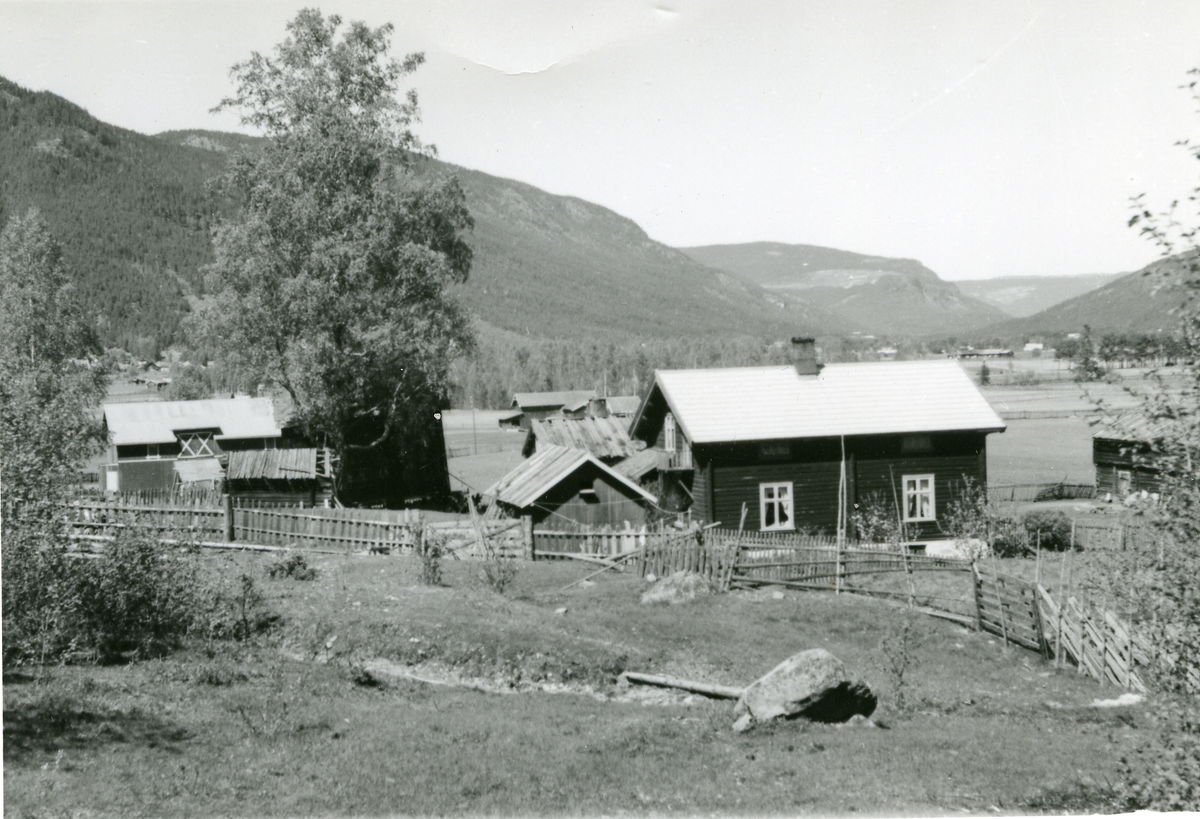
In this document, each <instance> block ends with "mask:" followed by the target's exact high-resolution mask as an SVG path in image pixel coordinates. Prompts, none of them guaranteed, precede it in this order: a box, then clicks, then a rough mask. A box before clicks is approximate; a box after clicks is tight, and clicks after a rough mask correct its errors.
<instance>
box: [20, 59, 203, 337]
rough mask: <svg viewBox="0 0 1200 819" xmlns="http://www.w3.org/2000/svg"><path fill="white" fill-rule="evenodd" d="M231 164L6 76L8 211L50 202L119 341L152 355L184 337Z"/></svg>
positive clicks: (75, 262) (55, 224)
mask: <svg viewBox="0 0 1200 819" xmlns="http://www.w3.org/2000/svg"><path fill="white" fill-rule="evenodd" d="M224 163H225V158H224V155H223V154H221V153H216V152H213V151H206V150H201V149H198V148H190V147H185V146H183V145H180V144H178V143H176V142H174V141H167V140H161V139H156V138H154V137H149V136H144V135H142V134H138V133H134V132H133V131H127V130H125V129H123V128H117V127H114V126H112V125H107V124H105V123H103V122H100V121H99V120H97V119H96V118H95V117H92V116H91V115H90V114H88V113H87V112H86V111H84V110H83V109H82V108H80V107H79V106H77V105H74V104H73V103H71V102H68V101H67V100H64V99H62V98H61V97H58V96H56V95H54V94H51V93H47V92H36V93H35V92H32V91H28V90H26V89H24V88H21V87H20V86H17V85H15V84H14V83H12V82H9V81H8V80H5V79H3V78H0V209H2V210H3V211H4V212H5V213H7V214H13V213H23V212H24V211H25V210H26V209H28V208H30V207H36V208H38V209H39V210H40V211H41V213H42V216H43V218H44V219H45V220H46V223H47V225H48V226H49V228H50V230H51V232H52V233H53V235H54V236H55V237H56V238H57V239H58V241H59V242H61V244H62V246H63V254H64V257H65V261H66V264H67V267H68V268H69V269H70V271H71V272H72V274H73V275H74V277H75V279H76V281H77V283H78V289H79V295H80V297H81V298H82V299H83V301H84V308H85V310H86V312H87V314H88V315H89V316H90V317H91V318H93V319H94V320H95V322H96V325H97V328H98V329H99V331H100V335H101V340H102V341H103V342H104V343H105V344H106V345H108V346H118V347H124V348H126V349H128V350H129V351H131V352H133V353H135V354H136V355H139V356H142V357H148V356H152V355H154V354H155V353H156V352H157V351H158V350H159V349H161V348H162V347H163V346H164V345H166V344H168V343H170V342H171V340H172V339H173V338H174V336H175V333H176V331H177V329H178V326H179V321H180V319H181V318H182V316H183V314H184V312H185V311H186V310H187V300H186V296H187V295H188V294H190V293H192V292H194V291H197V290H199V288H200V287H201V281H200V273H199V270H200V267H201V266H202V265H204V264H205V263H206V262H207V261H208V260H209V258H210V253H211V249H210V244H209V231H210V228H211V227H212V225H213V224H214V221H215V218H216V215H217V207H218V206H217V204H216V203H215V201H214V200H212V199H211V198H210V197H208V196H207V195H206V193H205V181H206V180H207V179H209V178H210V177H212V176H214V175H215V174H217V173H218V172H219V171H220V170H221V168H222V167H223V166H224Z"/></svg>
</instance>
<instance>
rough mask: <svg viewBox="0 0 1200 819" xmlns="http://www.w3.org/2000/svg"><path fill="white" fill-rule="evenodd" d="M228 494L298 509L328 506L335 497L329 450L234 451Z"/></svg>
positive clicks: (228, 472)
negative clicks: (298, 507)
mask: <svg viewBox="0 0 1200 819" xmlns="http://www.w3.org/2000/svg"><path fill="white" fill-rule="evenodd" d="M228 460H229V462H228V465H227V466H226V469H225V491H226V492H228V493H229V494H230V495H233V496H234V497H236V498H244V499H248V500H253V501H261V502H267V503H287V504H292V505H297V506H326V505H328V503H329V500H330V498H331V497H332V496H333V477H334V475H333V457H332V454H331V453H330V451H329V450H328V449H324V448H316V447H299V448H296V449H257V450H255V449H247V450H242V451H236V452H230V453H229V459H228Z"/></svg>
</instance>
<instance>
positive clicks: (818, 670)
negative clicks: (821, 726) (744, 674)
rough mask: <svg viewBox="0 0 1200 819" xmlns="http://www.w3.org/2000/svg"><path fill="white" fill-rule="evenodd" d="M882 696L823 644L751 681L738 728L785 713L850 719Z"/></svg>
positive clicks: (741, 703)
mask: <svg viewBox="0 0 1200 819" xmlns="http://www.w3.org/2000/svg"><path fill="white" fill-rule="evenodd" d="M876 704H877V700H876V697H875V694H874V693H872V691H871V689H870V687H868V686H867V684H866V683H864V682H861V681H860V682H852V681H851V680H850V677H849V675H848V674H847V673H846V666H845V665H843V664H842V661H841V660H839V659H838V658H837V657H835V656H833V655H832V654H830V653H829V652H828V651H826V650H825V649H823V648H813V649H809V650H808V651H801V652H800V653H799V654H794V655H792V656H791V657H789V658H788V659H786V660H784V661H783V662H782V663H780V664H779V665H777V666H775V668H773V669H771V671H769V672H768V673H767V674H765V675H764V676H762V677H760V678H759V679H757V680H755V681H754V682H753V683H751V684H750V685H749V686H748V687H747V688H746V690H745V691H744V692H743V693H742V696H741V699H739V700H738V704H737V708H736V709H735V711H734V713H735V714H737V716H738V719H737V722H735V723H734V724H733V728H734V730H735V731H748V730H750V729H751V728H753V727H754V726H755V725H757V724H759V723H763V722H767V721H769V720H773V719H777V718H779V717H804V718H805V719H810V720H813V721H815V722H846V721H847V720H849V719H851V718H852V717H854V716H855V715H861V716H863V717H869V716H871V714H873V713H874V712H875V706H876Z"/></svg>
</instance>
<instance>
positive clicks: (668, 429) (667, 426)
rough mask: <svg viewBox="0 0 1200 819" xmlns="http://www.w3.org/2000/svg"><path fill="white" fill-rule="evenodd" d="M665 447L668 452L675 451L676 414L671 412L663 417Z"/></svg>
mask: <svg viewBox="0 0 1200 819" xmlns="http://www.w3.org/2000/svg"><path fill="white" fill-rule="evenodd" d="M663 449H665V450H666V451H667V452H674V451H675V416H674V414H672V413H670V412H668V413H667V417H666V418H664V419H663Z"/></svg>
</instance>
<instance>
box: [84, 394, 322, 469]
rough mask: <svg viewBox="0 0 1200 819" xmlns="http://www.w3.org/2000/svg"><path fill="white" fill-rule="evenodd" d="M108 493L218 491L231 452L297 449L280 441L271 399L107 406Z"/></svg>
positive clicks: (159, 402)
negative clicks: (179, 488)
mask: <svg viewBox="0 0 1200 819" xmlns="http://www.w3.org/2000/svg"><path fill="white" fill-rule="evenodd" d="M104 423H105V426H106V427H107V429H108V436H109V463H107V464H105V465H104V466H103V467H102V470H103V475H102V477H103V483H102V486H104V488H105V490H106V491H108V492H133V491H143V490H164V489H171V488H173V487H174V486H176V485H177V484H208V485H212V486H214V487H219V485H220V482H221V481H222V480H223V478H224V471H225V470H224V466H223V464H222V459H224V458H226V456H228V454H229V453H231V452H238V451H244V450H264V449H276V448H280V447H286V446H289V445H299V444H298V443H296V442H292V441H291V440H290V439H288V438H286V437H285V436H284V433H283V430H282V429H280V426H279V422H278V420H277V419H276V417H275V408H274V405H273V403H272V401H271V399H270V398H250V397H238V398H221V399H210V400H204V401H141V402H136V403H130V404H105V405H104Z"/></svg>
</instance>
